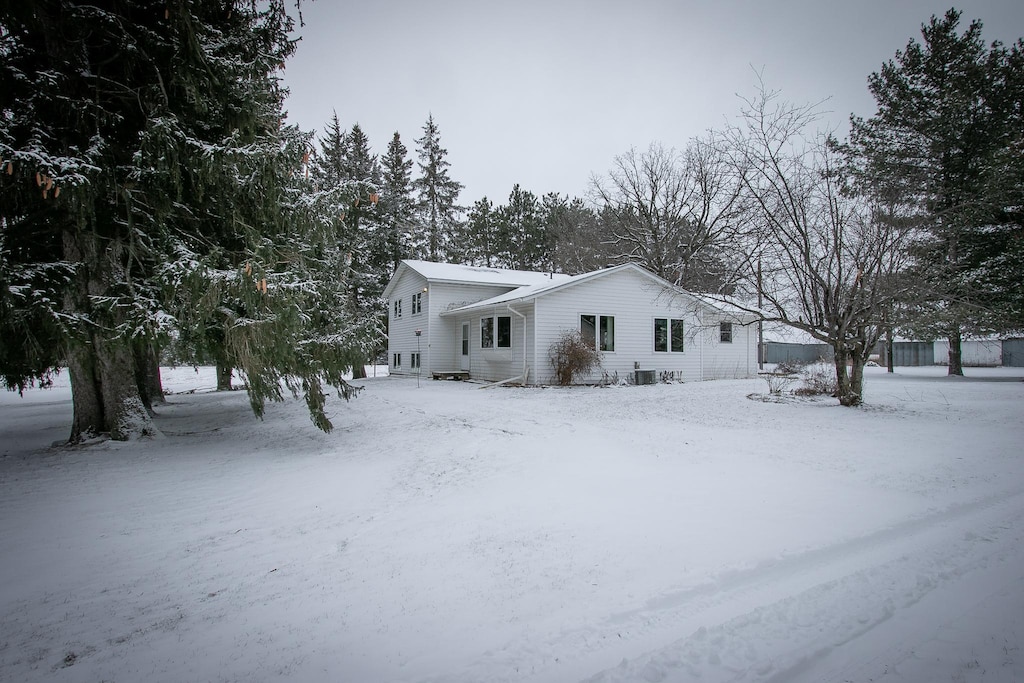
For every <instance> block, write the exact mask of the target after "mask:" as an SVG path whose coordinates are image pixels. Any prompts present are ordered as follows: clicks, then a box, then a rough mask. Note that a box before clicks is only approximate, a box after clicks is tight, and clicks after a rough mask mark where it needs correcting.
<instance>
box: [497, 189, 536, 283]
mask: <svg viewBox="0 0 1024 683" xmlns="http://www.w3.org/2000/svg"><path fill="white" fill-rule="evenodd" d="M495 213H496V223H497V231H496V232H497V236H498V249H497V253H498V262H499V265H501V266H502V267H504V268H514V269H517V270H536V269H543V268H545V267H547V264H548V263H549V261H550V258H549V256H550V255H549V252H550V244H549V242H550V240H549V233H548V232H547V230H546V229H545V226H544V224H543V223H542V220H541V212H540V202H538V201H537V196H536V195H535V194H533V193H532V192H530V191H529V190H525V191H524V190H523V189H522V188H520V187H519V184H518V183H517V184H516V185H514V186H513V187H512V192H511V193H510V194H509V196H508V204H506V205H504V206H501V207H499V208H498V209H497V211H496V212H495Z"/></svg>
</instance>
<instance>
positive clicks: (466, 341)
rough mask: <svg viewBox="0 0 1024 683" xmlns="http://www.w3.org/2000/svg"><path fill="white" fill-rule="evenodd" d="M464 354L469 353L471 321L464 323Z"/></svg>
mask: <svg viewBox="0 0 1024 683" xmlns="http://www.w3.org/2000/svg"><path fill="white" fill-rule="evenodd" d="M462 355H463V356H468V355H469V323H463V324H462Z"/></svg>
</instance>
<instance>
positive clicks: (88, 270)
mask: <svg viewBox="0 0 1024 683" xmlns="http://www.w3.org/2000/svg"><path fill="white" fill-rule="evenodd" d="M63 243H64V244H63V246H64V257H65V259H66V260H67V261H68V262H70V263H72V264H74V265H75V276H74V285H73V287H72V288H70V290H69V293H68V294H67V295H66V296H65V298H64V308H65V311H66V312H67V314H68V316H69V318H70V319H72V320H74V321H77V322H78V323H79V327H80V328H81V329H84V330H88V331H87V332H82V335H83V336H84V337H85V338H84V339H69V340H68V344H67V346H68V369H69V371H70V374H71V393H72V403H73V405H74V409H75V414H74V417H73V419H72V425H71V437H70V441H71V442H73V443H74V442H78V441H81V440H82V438H83V437H84V436H86V435H87V434H90V433H96V432H109V433H110V437H111V438H112V439H116V440H128V439H134V438H138V437H140V436H155V435H158V434H159V432H158V431H157V429H156V427H155V426H154V425H153V420H152V419H151V418H150V416H149V413H148V412H146V407H145V406H144V405H143V403H142V398H141V397H140V395H139V385H138V383H137V382H136V375H135V358H134V354H133V353H132V348H131V342H130V341H129V340H127V339H126V338H124V337H115V338H111V339H108V338H106V336H105V335H106V332H107V331H106V330H105V329H103V328H102V327H101V326H100V325H99V324H98V323H97V321H96V320H94V319H93V318H92V315H93V311H92V310H91V308H90V306H89V303H88V302H89V296H91V295H96V296H106V295H108V294H109V290H108V284H109V281H110V280H112V279H113V274H114V273H117V272H118V271H119V269H120V265H119V264H118V263H117V261H116V257H115V256H114V250H113V249H110V248H108V249H104V248H103V246H102V245H101V244H99V242H98V238H97V237H95V236H90V235H83V234H82V233H78V232H73V231H71V230H65V231H64V235H63ZM108 322H110V321H108ZM115 322H116V321H115ZM109 328H110V329H116V324H110V325H109Z"/></svg>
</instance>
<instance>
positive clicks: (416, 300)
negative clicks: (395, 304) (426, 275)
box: [412, 292, 423, 315]
mask: <svg viewBox="0 0 1024 683" xmlns="http://www.w3.org/2000/svg"><path fill="white" fill-rule="evenodd" d="M422 312H423V292H416V293H415V294H413V295H412V314H413V315H416V314H417V313H422Z"/></svg>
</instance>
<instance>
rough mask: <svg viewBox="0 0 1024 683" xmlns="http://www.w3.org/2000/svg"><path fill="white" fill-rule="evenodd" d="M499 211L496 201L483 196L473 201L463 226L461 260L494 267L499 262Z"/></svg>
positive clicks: (460, 242)
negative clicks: (496, 208)
mask: <svg viewBox="0 0 1024 683" xmlns="http://www.w3.org/2000/svg"><path fill="white" fill-rule="evenodd" d="M497 221H498V217H497V212H496V211H495V209H494V202H492V201H491V200H490V199H488V198H487V197H482V198H480V199H478V200H477V201H475V202H473V206H472V207H470V209H469V214H468V215H467V216H466V222H465V223H464V224H463V226H462V232H463V234H462V236H461V237H460V239H459V244H460V245H461V248H462V253H461V254H460V257H461V258H459V261H461V262H463V263H469V264H473V265H481V266H487V267H488V268H492V267H494V266H495V265H497V263H498V254H497V244H498V235H497Z"/></svg>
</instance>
